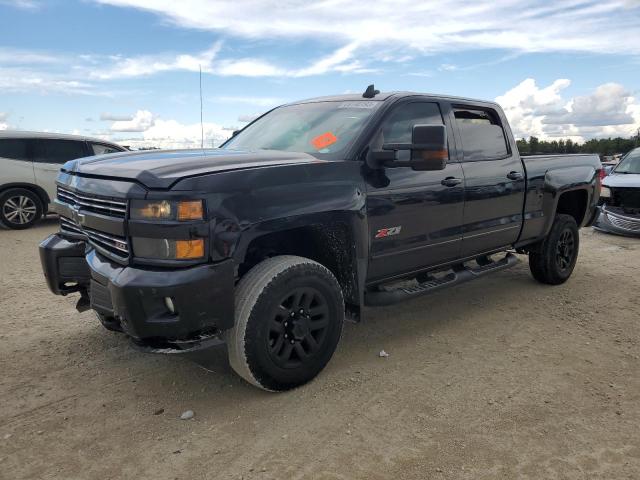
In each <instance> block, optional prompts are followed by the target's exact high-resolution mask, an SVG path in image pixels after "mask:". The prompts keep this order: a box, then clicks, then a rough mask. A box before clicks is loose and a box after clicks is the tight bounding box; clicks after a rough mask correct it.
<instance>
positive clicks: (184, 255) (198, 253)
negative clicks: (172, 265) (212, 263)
mask: <svg viewBox="0 0 640 480" xmlns="http://www.w3.org/2000/svg"><path fill="white" fill-rule="evenodd" d="M202 257H204V240H203V239H202V238H199V239H197V240H176V259H178V260H190V259H194V258H202Z"/></svg>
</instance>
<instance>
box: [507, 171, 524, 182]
mask: <svg viewBox="0 0 640 480" xmlns="http://www.w3.org/2000/svg"><path fill="white" fill-rule="evenodd" d="M507 178H508V179H509V180H522V174H521V173H520V172H509V173H508V174H507Z"/></svg>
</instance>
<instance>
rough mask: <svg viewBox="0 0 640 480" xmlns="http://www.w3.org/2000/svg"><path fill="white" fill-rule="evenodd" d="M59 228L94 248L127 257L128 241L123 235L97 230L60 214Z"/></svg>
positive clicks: (122, 257) (116, 255)
mask: <svg viewBox="0 0 640 480" xmlns="http://www.w3.org/2000/svg"><path fill="white" fill-rule="evenodd" d="M60 230H61V231H62V232H64V233H67V234H72V235H75V236H80V237H83V238H84V239H85V240H87V241H88V242H89V243H90V244H91V245H93V246H94V247H95V248H97V249H99V250H100V251H102V252H105V253H107V254H110V255H112V256H115V257H117V258H119V259H121V260H124V259H126V258H128V257H129V243H128V242H127V239H126V238H125V237H120V236H117V235H111V234H108V233H104V232H98V231H97V230H94V229H92V228H87V227H83V226H81V225H79V224H77V223H76V222H74V221H73V220H71V219H70V218H66V217H62V216H61V217H60Z"/></svg>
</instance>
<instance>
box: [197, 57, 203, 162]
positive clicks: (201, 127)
mask: <svg viewBox="0 0 640 480" xmlns="http://www.w3.org/2000/svg"><path fill="white" fill-rule="evenodd" d="M198 68H199V69H200V148H201V149H202V150H204V123H202V65H200V64H198Z"/></svg>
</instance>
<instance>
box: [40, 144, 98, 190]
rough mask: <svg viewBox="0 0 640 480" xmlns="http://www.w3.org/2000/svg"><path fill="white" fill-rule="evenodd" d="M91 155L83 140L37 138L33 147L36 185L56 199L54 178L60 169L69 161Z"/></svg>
mask: <svg viewBox="0 0 640 480" xmlns="http://www.w3.org/2000/svg"><path fill="white" fill-rule="evenodd" d="M89 155H93V153H92V152H89V149H88V147H87V144H86V142H85V141H84V140H66V139H57V138H51V139H49V138H39V139H37V140H35V141H34V145H33V168H34V171H35V177H36V183H37V184H38V185H39V186H41V187H42V188H43V189H44V190H45V191H46V192H47V194H48V195H49V198H50V199H52V200H53V199H54V198H56V178H57V176H58V172H59V171H60V167H61V166H62V165H63V164H64V163H65V162H67V161H69V160H74V159H76V158H80V157H87V156H89Z"/></svg>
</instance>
